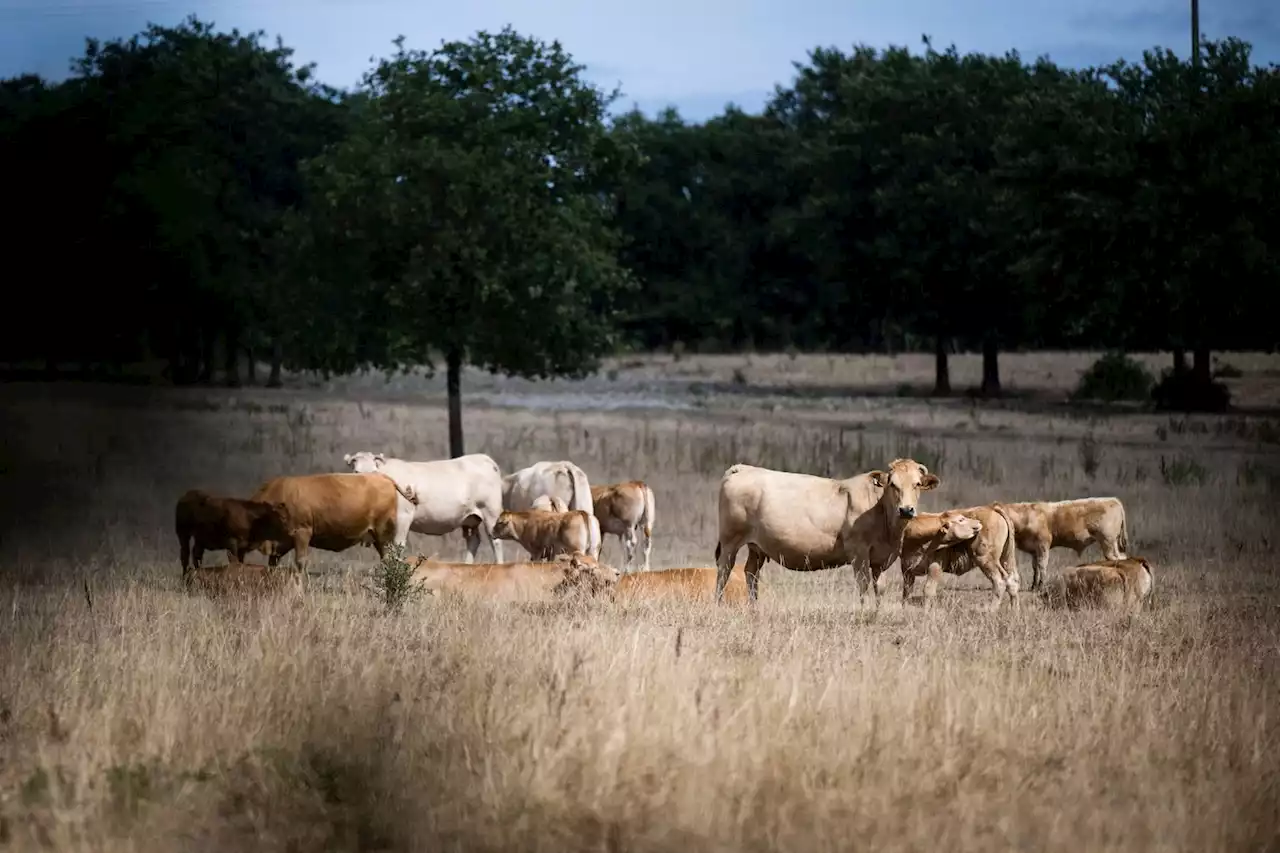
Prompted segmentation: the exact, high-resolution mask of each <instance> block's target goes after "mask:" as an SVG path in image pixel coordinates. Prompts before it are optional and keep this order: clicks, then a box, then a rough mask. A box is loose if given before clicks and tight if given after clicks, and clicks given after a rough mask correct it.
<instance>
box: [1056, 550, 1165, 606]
mask: <svg viewBox="0 0 1280 853" xmlns="http://www.w3.org/2000/svg"><path fill="white" fill-rule="evenodd" d="M1154 588H1155V574H1154V573H1153V572H1152V570H1151V563H1150V562H1148V561H1147V558H1146V557H1123V558H1120V559H1117V560H1099V561H1098V562H1096V563H1085V564H1083V565H1080V566H1074V567H1072V568H1069V569H1065V570H1064V571H1063V572H1062V574H1061V575H1060V576H1058V577H1057V578H1054V579H1053V580H1051V581H1049V582H1048V583H1047V584H1045V588H1044V589H1043V590H1041V591H1040V600H1041V603H1042V604H1043V605H1045V606H1047V607H1055V608H1057V607H1065V608H1067V609H1069V610H1078V609H1080V608H1098V609H1106V610H1127V611H1129V612H1131V613H1139V612H1141V611H1142V605H1143V604H1144V603H1145V602H1146V600H1147V599H1148V598H1149V597H1150V596H1151V592H1152V590H1153V589H1154Z"/></svg>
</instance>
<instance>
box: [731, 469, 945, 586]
mask: <svg viewBox="0 0 1280 853" xmlns="http://www.w3.org/2000/svg"><path fill="white" fill-rule="evenodd" d="M940 482H941V481H940V480H939V479H938V476H937V475H936V474H930V473H929V469H928V468H926V467H925V466H924V465H921V464H920V463H919V462H916V461H915V460H913V459H895V460H893V462H891V463H890V464H889V470H888V471H887V472H886V471H879V470H876V471H868V472H866V473H865V474H858V475H856V476H853V477H850V478H849V479H847V480H832V479H829V478H826V477H815V476H812V475H809V474H796V473H792V472H789V471H774V470H772V469H769V468H758V467H756V466H754V465H744V464H738V465H733V466H732V467H730V468H729V469H728V470H726V471H725V472H724V474H723V476H721V478H720V502H719V521H720V533H719V541H718V542H717V544H716V552H715V558H716V566H717V568H718V570H719V573H718V575H717V577H716V599H717V600H720V598H721V596H722V594H723V592H724V586H725V584H726V583H728V581H729V571H730V569H731V567H732V566H733V563H734V559H735V557H736V556H737V553H738V551H739V550H740V549H741V548H742V546H743V545H746V546H747V548H748V554H747V562H746V566H745V567H744V572H745V574H746V579H747V593H748V597H749V599H750V600H751V601H753V602H754V601H755V600H756V584H757V581H758V577H759V573H760V568H761V567H762V566H763V565H764V564H765V562H766V561H768V560H773V561H774V562H777V563H780V564H781V565H782V566H783V567H785V568H787V569H791V570H792V571H798V572H805V571H817V570H821V569H833V568H836V567H837V566H844V565H849V564H850V563H853V564H855V570H856V574H855V577H856V578H857V582H858V592H859V597H861V596H863V595H865V594H866V587H867V584H868V582H869V583H870V584H871V585H872V586H873V587H874V588H875V596H876V603H877V604H879V601H880V587H879V584H878V581H879V577H880V574H881V573H882V572H883V571H884V569H885V568H886V567H888V565H889V564H890V563H892V562H893V561H894V560H895V559H897V557H898V550H899V549H900V547H901V539H902V529H903V526H904V525H905V524H906V522H907V521H908V520H910V519H911V518H913V517H914V516H915V514H916V503H917V501H918V499H919V496H920V492H924V491H929V490H930V489H936V488H937V487H938V484H939V483H940ZM872 546H880V547H877V548H876V549H875V553H874V554H872ZM873 558H874V559H873Z"/></svg>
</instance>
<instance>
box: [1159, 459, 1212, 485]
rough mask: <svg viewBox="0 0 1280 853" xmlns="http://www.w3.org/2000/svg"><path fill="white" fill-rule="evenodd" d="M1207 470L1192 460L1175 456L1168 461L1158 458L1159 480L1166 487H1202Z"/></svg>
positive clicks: (1207, 474) (1207, 476)
mask: <svg viewBox="0 0 1280 853" xmlns="http://www.w3.org/2000/svg"><path fill="white" fill-rule="evenodd" d="M1208 478H1209V470H1208V469H1207V468H1205V467H1204V466H1203V465H1201V464H1200V463H1199V462H1197V461H1196V460H1194V459H1187V458H1184V457H1180V456H1175V457H1174V458H1173V459H1170V460H1168V461H1166V460H1165V458H1164V456H1161V457H1160V479H1162V480H1164V484H1165V485H1166V486H1189V485H1192V484H1194V485H1197V486H1203V485H1204V483H1205V480H1207V479H1208Z"/></svg>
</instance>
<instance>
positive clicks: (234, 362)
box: [225, 325, 240, 388]
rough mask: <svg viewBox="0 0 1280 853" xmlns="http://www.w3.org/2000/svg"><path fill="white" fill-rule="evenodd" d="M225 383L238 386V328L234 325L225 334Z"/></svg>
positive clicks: (229, 386)
mask: <svg viewBox="0 0 1280 853" xmlns="http://www.w3.org/2000/svg"><path fill="white" fill-rule="evenodd" d="M225 342H226V347H227V352H226V368H225V369H226V374H227V375H226V377H225V381H226V385H227V387H228V388H239V387H240V330H239V329H238V328H236V327H235V326H234V325H233V326H232V327H231V328H229V329H227V334H226V339H225Z"/></svg>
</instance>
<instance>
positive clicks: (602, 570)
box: [412, 551, 621, 601]
mask: <svg viewBox="0 0 1280 853" xmlns="http://www.w3.org/2000/svg"><path fill="white" fill-rule="evenodd" d="M620 574H621V573H620V572H619V571H618V570H617V569H615V568H613V567H612V566H608V565H605V564H604V563H601V562H599V561H597V560H594V559H592V558H591V557H590V556H589V555H587V554H584V553H582V552H580V551H579V552H574V553H572V554H561V555H559V556H558V557H556V558H555V559H554V560H551V561H549V562H537V563H535V562H522V563H450V562H444V561H441V560H435V559H433V558H431V557H419V558H418V560H417V562H416V563H415V564H414V569H413V576H412V580H413V582H415V583H417V584H420V585H421V586H420V588H421V589H423V590H425V591H427V592H431V593H438V592H441V591H450V592H457V593H461V594H463V595H469V596H479V597H484V598H492V599H498V600H506V601H512V600H520V601H531V600H534V601H539V600H540V601H549V600H553V599H555V598H558V597H561V596H564V595H567V594H570V593H575V592H576V593H587V594H591V595H596V594H600V593H607V592H608V591H609V590H611V589H612V588H613V586H614V585H615V584H616V583H617V582H618V578H619V576H620Z"/></svg>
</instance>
